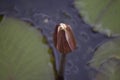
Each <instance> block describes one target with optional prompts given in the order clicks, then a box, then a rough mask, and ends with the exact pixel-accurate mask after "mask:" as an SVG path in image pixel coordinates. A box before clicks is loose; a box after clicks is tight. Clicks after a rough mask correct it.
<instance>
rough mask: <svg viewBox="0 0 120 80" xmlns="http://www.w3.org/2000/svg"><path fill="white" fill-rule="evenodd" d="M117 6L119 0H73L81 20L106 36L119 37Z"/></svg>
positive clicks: (118, 12)
mask: <svg viewBox="0 0 120 80" xmlns="http://www.w3.org/2000/svg"><path fill="white" fill-rule="evenodd" d="M119 5H120V0H75V6H76V7H77V8H78V10H79V12H80V14H81V15H82V17H83V19H84V20H85V21H86V22H87V23H89V24H90V25H92V26H94V27H93V29H94V30H95V31H99V32H102V33H105V34H107V35H108V36H111V35H112V36H116V35H120V22H119V21H120V18H119V16H120V9H119Z"/></svg>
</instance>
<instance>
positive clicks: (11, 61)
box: [0, 18, 54, 80]
mask: <svg viewBox="0 0 120 80" xmlns="http://www.w3.org/2000/svg"><path fill="white" fill-rule="evenodd" d="M42 38H43V37H42V35H41V34H40V32H39V31H37V30H36V29H34V28H33V27H31V26H30V25H29V24H26V23H24V22H22V21H19V20H18V19H13V18H4V19H3V20H2V22H1V23H0V80H54V73H53V67H52V66H51V63H50V54H48V49H49V47H48V46H47V45H45V44H44V43H42Z"/></svg>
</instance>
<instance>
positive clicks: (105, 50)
mask: <svg viewBox="0 0 120 80" xmlns="http://www.w3.org/2000/svg"><path fill="white" fill-rule="evenodd" d="M113 57H114V58H118V59H120V38H116V39H112V40H110V41H108V42H106V43H104V44H103V45H101V46H100V47H99V48H98V49H97V50H96V51H95V54H94V56H93V58H92V60H91V61H90V62H89V63H90V65H91V66H92V67H94V68H96V69H99V67H100V65H101V64H102V63H104V62H105V61H106V60H108V59H109V58H113Z"/></svg>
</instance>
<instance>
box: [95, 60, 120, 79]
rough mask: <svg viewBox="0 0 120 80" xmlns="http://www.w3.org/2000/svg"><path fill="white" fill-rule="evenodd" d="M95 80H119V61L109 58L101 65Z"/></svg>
mask: <svg viewBox="0 0 120 80" xmlns="http://www.w3.org/2000/svg"><path fill="white" fill-rule="evenodd" d="M96 80H120V59H116V58H110V59H108V60H107V61H106V62H105V63H103V64H102V65H101V67H100V71H99V72H98V73H97V76H96Z"/></svg>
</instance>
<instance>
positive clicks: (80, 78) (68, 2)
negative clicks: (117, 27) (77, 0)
mask: <svg viewBox="0 0 120 80" xmlns="http://www.w3.org/2000/svg"><path fill="white" fill-rule="evenodd" d="M0 14H5V15H7V16H14V17H17V18H20V19H23V20H29V21H31V22H33V24H34V25H35V26H36V28H39V29H41V31H42V33H43V35H45V36H46V38H47V40H48V42H49V45H50V46H51V47H52V48H53V52H54V55H55V60H56V68H57V70H58V66H59V59H60V54H59V52H58V51H57V50H56V49H55V47H54V46H53V40H52V37H53V32H54V28H55V25H57V24H58V23H61V22H64V23H67V24H70V25H71V27H72V29H73V32H74V35H75V38H76V41H77V49H76V50H75V51H73V52H71V53H70V54H68V55H67V61H66V67H65V75H64V77H65V80H91V75H90V74H89V72H90V71H91V69H90V68H89V66H87V65H86V64H87V63H88V61H89V60H90V59H91V58H92V56H93V54H94V51H95V49H96V48H97V47H98V46H99V45H100V44H102V43H103V42H104V41H106V40H107V38H106V37H105V36H104V35H102V34H99V33H95V32H93V31H92V29H91V26H90V25H88V24H86V23H85V22H84V21H83V19H82V18H81V17H80V15H79V13H78V11H77V9H75V7H74V2H73V0H0Z"/></svg>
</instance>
